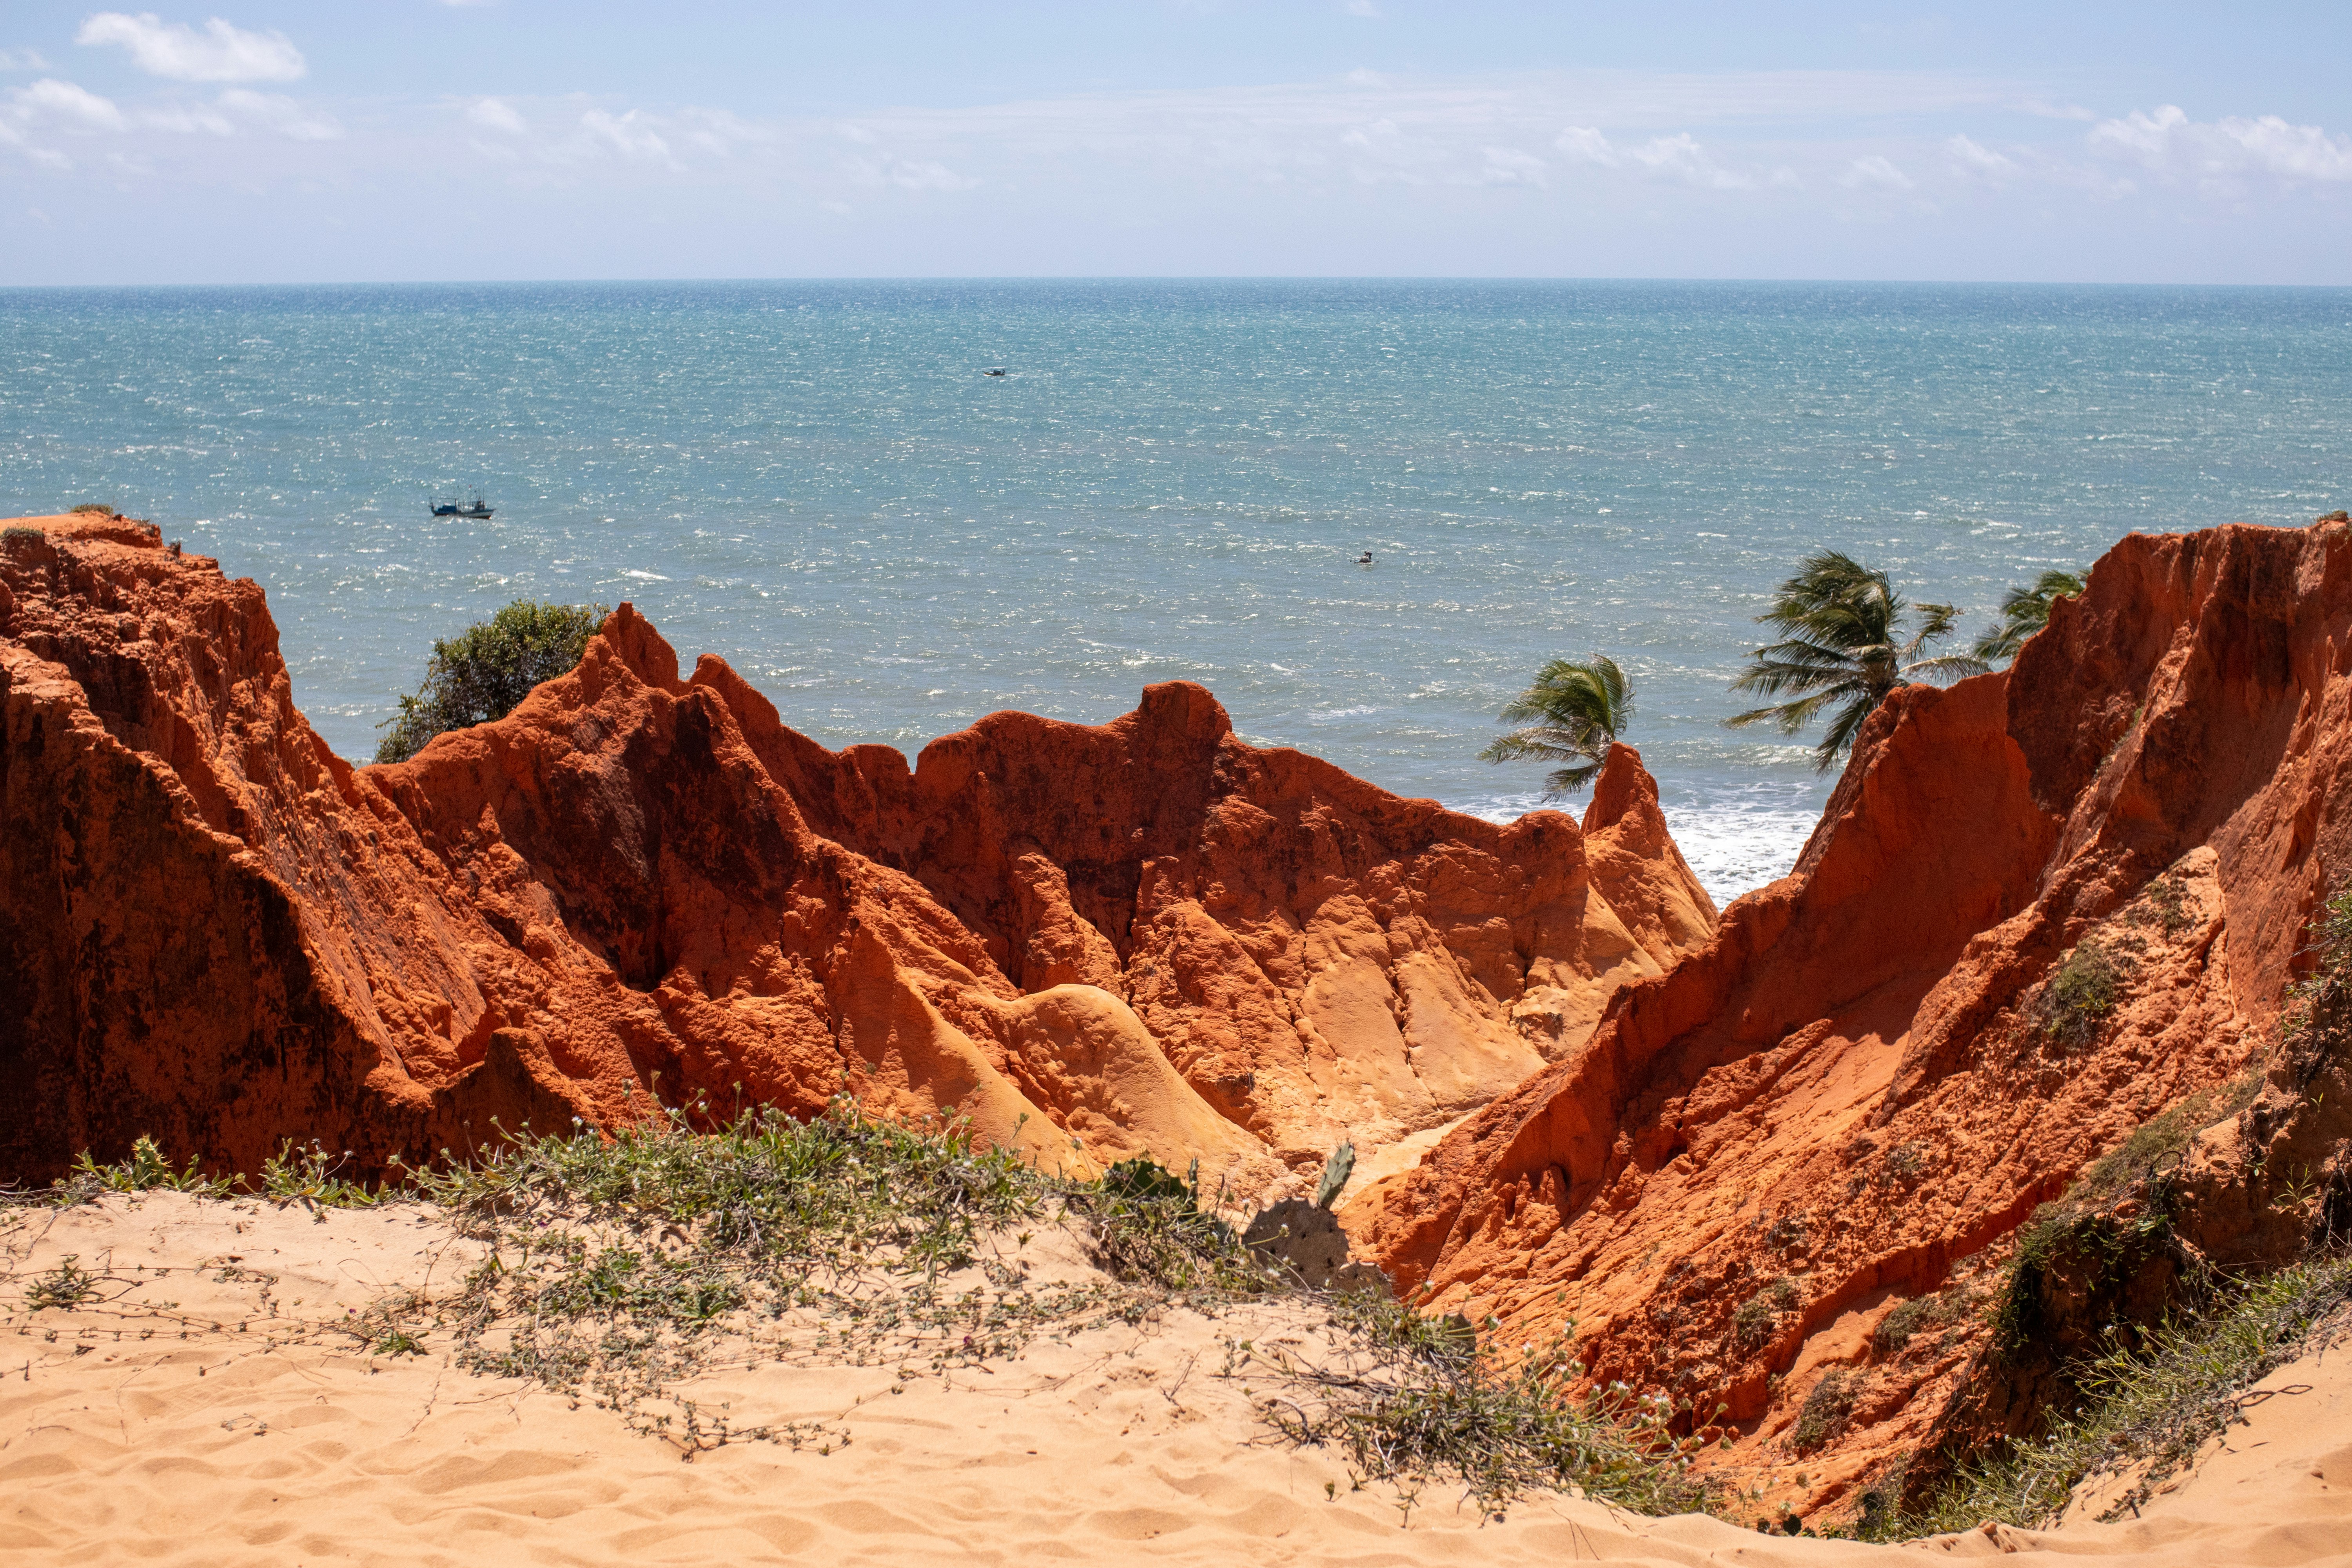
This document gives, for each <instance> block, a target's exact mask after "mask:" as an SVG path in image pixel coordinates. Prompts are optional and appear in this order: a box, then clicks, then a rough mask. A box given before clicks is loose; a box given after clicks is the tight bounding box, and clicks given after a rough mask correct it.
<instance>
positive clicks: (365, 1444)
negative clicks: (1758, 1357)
mask: <svg viewBox="0 0 2352 1568" xmlns="http://www.w3.org/2000/svg"><path fill="white" fill-rule="evenodd" d="M0 1244H5V1250H6V1261H7V1266H8V1268H9V1279H7V1281H6V1282H5V1284H0V1307H5V1317H0V1518H5V1523H0V1563H156V1564H191V1565H193V1564H200V1563H236V1564H246V1563H306V1564H323V1563H401V1564H409V1563H418V1564H435V1563H449V1564H467V1565H476V1564H482V1563H714V1562H747V1563H769V1562H817V1563H827V1564H835V1563H917V1562H920V1563H1036V1562H1065V1563H1128V1562H1146V1561H1148V1562H1169V1563H1286V1564H1287V1563H1297V1564H1313V1563H1349V1564H1378V1563H1397V1564H1407V1563H1560V1562H1580V1561H1599V1562H1614V1563H1735V1562H1736V1563H1750V1564H1759V1565H1762V1564H1775V1563H1790V1564H1796V1563H1831V1562H1836V1563H1877V1562H1885V1563H1896V1562H1902V1563H1916V1562H1917V1561H1918V1555H1917V1554H1918V1553H1919V1552H1929V1553H1932V1554H1935V1555H1939V1556H1940V1555H1951V1556H1989V1555H2002V1554H2010V1553H2015V1554H2021V1555H2027V1556H2032V1555H2059V1554H2063V1555H2068V1556H2106V1557H2117V1558H2125V1559H2128V1560H2131V1561H2135V1562H2145V1563H2178V1564H2182V1565H2184V1568H2188V1565H2193V1568H2223V1565H2225V1564H2231V1563H2263V1564H2292V1563H2314V1564H2317V1563H2352V1374H2347V1359H2346V1355H2345V1354H2342V1353H2339V1354H2337V1355H2334V1356H2329V1357H2325V1358H2315V1360H2313V1361H2311V1362H2307V1363H2299V1364H2297V1365H2296V1366H2294V1367H2290V1368H2286V1369H2284V1370H2283V1371H2282V1372H2281V1373H2279V1374H2278V1375H2276V1376H2274V1377H2273V1378H2272V1379H2270V1380H2268V1382H2267V1383H2266V1384H2265V1386H2266V1387H2270V1388H2273V1389H2276V1390H2279V1391H2280V1392H2278V1393H2277V1394H2276V1395H2275V1396H2274V1397H2272V1398H2269V1399H2267V1400H2265V1401H2263V1402H2261V1403H2259V1404H2257V1405H2254V1406H2253V1407H2252V1409H2251V1410H2250V1412H2249V1414H2250V1415H2251V1417H2252V1423H2253V1425H2252V1426H2251V1427H2243V1428H2239V1429H2237V1431H2235V1432H2234V1433H2233V1434H2232V1436H2231V1441H2230V1443H2229V1445H2228V1447H2227V1448H2226V1450H2223V1451H2218V1452H2216V1453H2215V1454H2214V1455H2213V1457H2212V1458H2210V1460H2209V1461H2208V1462H2207V1463H2206V1464H2205V1465H2204V1467H2203V1468H2201V1470H2200V1472H2199V1474H2198V1475H2197V1476H2196V1477H2195V1478H2194V1479H2192V1480H2190V1481H2189V1482H2188V1483H2187V1484H2185V1485H2183V1486H2181V1487H2180V1488H2179V1489H2178V1490H2176V1491H2174V1492H2172V1493H2170V1494H2168V1495H2166V1496H2163V1497H2160V1498H2158V1500H2156V1502H2155V1503H2154V1504H2153V1505H2151V1506H2150V1508H2149V1509H2148V1510H2147V1516H2146V1517H2145V1518H2143V1519H2141V1520H2139V1521H2135V1522H2133V1523H2130V1524H2126V1525H2098V1524H2085V1525H2069V1526H2067V1527H2065V1528H2063V1529H2061V1530H2058V1531H2052V1532H2047V1533H2040V1534H2037V1533H2032V1532H2023V1531H2010V1530H2006V1529H2000V1530H1995V1531H1991V1532H1990V1533H1987V1532H1971V1533H1969V1534H1967V1535H1963V1536H1958V1537H1947V1538H1940V1539H1938V1540H1937V1541H1934V1542H1922V1543H1915V1544H1913V1545H1911V1546H1907V1547H1903V1548H1892V1547H1866V1546H1856V1545H1851V1544H1846V1543H1840V1542H1818V1541H1807V1540H1789V1539H1786V1538H1780V1537H1765V1536H1762V1535H1759V1534H1757V1533H1755V1532H1754V1531H1747V1530H1741V1529H1738V1528H1736V1527H1734V1526H1732V1525H1728V1524H1726V1523H1723V1522H1721V1521H1717V1520H1712V1519H1706V1518H1698V1517H1685V1518H1678V1519H1668V1520H1650V1519H1642V1518H1636V1517H1632V1516H1628V1515H1625V1514H1622V1513H1619V1512H1616V1511H1613V1510H1610V1509H1607V1508H1604V1507H1601V1506H1600V1505H1597V1504H1593V1503H1589V1502H1584V1501H1580V1500H1569V1499H1547V1500H1541V1501H1523V1502H1521V1503H1519V1504H1517V1505H1515V1506H1514V1507H1512V1508H1511V1509H1510V1510H1508V1511H1507V1516H1506V1517H1505V1518H1504V1519H1503V1520H1502V1521H1495V1520H1493V1519H1491V1518H1486V1517H1482V1515H1481V1514H1480V1512H1479V1511H1478V1510H1476V1509H1475V1506H1474V1505H1473V1504H1471V1503H1470V1502H1468V1501H1467V1500H1465V1499H1463V1498H1461V1497H1460V1496H1459V1489H1458V1488H1455V1487H1449V1486H1446V1485H1444V1484H1436V1483H1433V1484H1431V1485H1429V1486H1426V1487H1424V1488H1423V1489H1420V1491H1419V1492H1418V1494H1417V1495H1414V1496H1412V1497H1411V1498H1410V1499H1408V1498H1407V1497H1406V1496H1405V1495H1403V1494H1401V1493H1400V1491H1399V1489H1396V1488H1394V1487H1392V1486H1385V1485H1378V1484H1374V1485H1369V1486H1366V1487H1365V1488H1363V1489H1355V1488H1354V1487H1353V1485H1352V1478H1351V1476H1350V1473H1349V1468H1348V1467H1347V1465H1346V1464H1345V1463H1344V1461H1343V1459H1342V1458H1341V1457H1340V1456H1339V1455H1337V1454H1334V1453H1329V1452H1324V1451H1318V1450H1312V1449H1308V1450H1295V1449H1292V1448H1290V1447H1287V1446H1286V1445H1284V1444H1282V1443H1280V1442H1279V1441H1278V1440H1276V1439H1274V1438H1273V1437H1272V1436H1271V1435H1270V1434H1269V1433H1268V1431H1267V1429H1266V1428H1265V1426H1264V1425H1263V1424H1262V1423H1261V1422H1260V1421H1259V1420H1258V1419H1257V1418H1256V1416H1255V1414H1254V1409H1253V1398H1254V1397H1255V1396H1261V1395H1263V1394H1264V1393H1265V1389H1264V1388H1263V1387H1262V1386H1258V1385H1254V1384H1253V1383H1252V1381H1251V1374H1250V1373H1249V1372H1248V1371H1247V1370H1246V1369H1243V1370H1241V1371H1238V1372H1236V1373H1234V1374H1233V1375H1230V1376H1228V1375H1225V1367H1226V1360H1227V1356H1226V1347H1227V1344H1228V1343H1229V1342H1235V1341H1252V1342H1259V1343H1266V1342H1281V1341H1283V1340H1284V1339H1286V1338H1289V1339H1294V1340H1295V1339H1298V1338H1301V1337H1303V1336H1305V1335H1306V1334H1307V1333H1308V1331H1309V1330H1310V1328H1311V1319H1310V1318H1309V1317H1308V1315H1307V1312H1306V1311H1304V1310H1302V1309H1301V1308H1299V1307H1298V1306H1297V1305H1289V1306H1282V1305H1273V1306H1264V1307H1253V1308H1250V1309H1248V1310H1242V1311H1236V1312H1233V1313H1228V1314H1225V1315H1223V1316H1221V1317H1209V1316H1204V1315H1202V1314H1199V1313H1194V1312H1190V1311H1169V1312H1165V1313H1162V1314H1161V1315H1160V1317H1159V1318H1158V1319H1157V1320H1156V1321H1150V1322H1146V1323H1144V1324H1141V1325H1134V1326H1130V1325H1118V1326H1115V1327H1108V1328H1095V1329H1088V1330H1086V1331H1081V1332H1077V1333H1074V1334H1072V1335H1070V1336H1069V1337H1068V1338H1067V1339H1066V1340H1063V1341H1056V1340H1052V1339H1043V1340H1040V1341H1038V1342H1035V1343H1034V1344H1033V1345H1032V1346H1031V1347H1030V1349H1029V1350H1028V1352H1027V1353H1026V1354H1025V1355H1024V1356H1023V1357H1022V1358H1020V1359H1018V1360H1013V1361H1005V1362H1001V1363H996V1364H994V1365H993V1366H992V1367H991V1368H990V1369H988V1370H986V1371H974V1370H970V1369H966V1370H962V1371H958V1372H955V1373H951V1374H949V1375H947V1376H944V1377H943V1376H940V1375H939V1374H936V1373H929V1374H921V1375H902V1373H901V1371H900V1370H899V1369H898V1368H897V1367H894V1366H887V1365H878V1366H866V1367H856V1366H825V1365H779V1364H776V1363H773V1362H772V1361H771V1362H769V1363H766V1364H763V1365H758V1366H753V1365H748V1364H733V1365H730V1366H727V1367H726V1368H724V1369H723V1370H721V1371H719V1372H717V1373H714V1374H712V1375H710V1376H709V1377H706V1378H704V1379H702V1380H701V1381H700V1382H699V1383H698V1385H697V1386H696V1388H695V1390H694V1391H693V1392H694V1396H695V1398H696V1399H697V1400H698V1405H699V1406H700V1408H701V1410H702V1411H703V1412H705V1413H706V1414H707V1415H709V1416H711V1417H714V1418H715V1417H719V1416H723V1417H724V1418H725V1419H727V1420H729V1421H730V1422H732V1423H733V1424H734V1425H736V1426H739V1427H740V1426H750V1425H754V1424H761V1423H766V1424H771V1425H773V1424H778V1423H784V1422H792V1423H798V1424H800V1426H799V1428H798V1431H797V1432H796V1434H795V1436H798V1437H799V1440H800V1445H801V1446H800V1447H797V1448H795V1447H791V1446H790V1445H789V1444H786V1443H775V1442H730V1443H728V1444H725V1445H724V1446H721V1447H716V1448H712V1449H709V1450H707V1451H703V1452H698V1453H684V1452H683V1451H682V1445H681V1444H680V1442H678V1441H677V1440H676V1438H675V1437H665V1436H659V1435H656V1436H639V1435H636V1434H635V1433H632V1432H631V1431H629V1430H627V1429H626V1428H625V1426H623V1424H622V1422H621V1420H620V1419H619V1418H618V1417H617V1416H616V1415H614V1413H613V1412H611V1411H608V1410H604V1409H598V1408H595V1407H594V1405H593V1404H588V1403H578V1402H574V1401H572V1400H571V1399H569V1398H567V1397H565V1396H563V1395H561V1394H551V1393H548V1392H545V1391H544V1390H542V1389H539V1388H536V1387H534V1386H531V1385H528V1384H521V1383H517V1382H512V1381H502V1380H497V1379H490V1378H484V1377H480V1376H477V1375H474V1374H472V1373H467V1372H465V1371H463V1370H460V1369H459V1368H457V1367H456V1366H454V1365H452V1364H451V1363H450V1356H449V1352H448V1350H447V1347H446V1346H444V1345H441V1344H440V1343H438V1342H436V1341H435V1340H430V1339H428V1341H427V1342H426V1352H425V1354H423V1355H421V1356H398V1357H394V1356H385V1355H379V1356H371V1355H369V1354H368V1353H366V1352H365V1351H364V1349H363V1348H362V1346H361V1344H360V1342H359V1339H358V1337H357V1336H356V1335H355V1334H353V1333H352V1332H351V1331H350V1328H351V1325H352V1324H353V1323H355V1322H356V1321H358V1320H359V1318H360V1317H361V1316H362V1314H364V1313H365V1312H366V1311H367V1310H368V1309H369V1307H370V1306H371V1304H373V1303H374V1302H377V1301H379V1300H382V1299H383V1298H384V1297H385V1296H387V1295H390V1294H392V1293H394V1292H401V1291H408V1290H417V1289H423V1290H427V1291H433V1292H436V1293H438V1292H441V1291H445V1290H446V1289H450V1288H452V1287H453V1286H454V1285H455V1283H456V1281H457V1279H458V1278H459V1277H460V1276H461V1275H462V1274H463V1272H464V1271H466V1270H467V1269H468V1268H471V1267H473V1265H474V1264H475V1263H476V1262H477V1261H478V1258H479V1248H478V1246H477V1245H476V1244H474V1243H470V1242H467V1241H465V1240H462V1239H459V1238H458V1237H456V1235H455V1234H454V1232H453V1231H452V1229H451V1228H450V1226H448V1225H447V1224H446V1221H445V1220H444V1219H443V1218H442V1217H441V1216H440V1215H438V1214H436V1212H435V1211H432V1210H430V1209H425V1208H421V1207H415V1206H400V1207H393V1208H388V1209H383V1210H379V1211H374V1212H352V1211H326V1212H322V1213H320V1214H317V1215H313V1214H312V1213H311V1212H310V1211H309V1210H307V1209H305V1208H302V1207H299V1206H297V1207H293V1208H287V1209H279V1208H277V1207H274V1206H272V1205H268V1204H265V1203H257V1202H236V1203H228V1202H219V1201H199V1200H196V1199H192V1198H188V1197H184V1196H181V1195H178V1194H149V1195H147V1196H144V1197H142V1198H139V1199H137V1200H131V1199H126V1198H121V1197H116V1198H109V1199H107V1200H105V1201H103V1202H101V1203H99V1204H96V1205H88V1206H85V1207H80V1208H74V1209H64V1210H57V1209H35V1210H20V1211H16V1212H15V1213H14V1214H10V1215H5V1216H0ZM68 1257H71V1258H73V1259H74V1267H75V1268H82V1269H87V1270H89V1271H90V1273H91V1274H92V1275H93V1276H94V1277H95V1283H96V1288H97V1289H98V1290H99V1291H100V1295H99V1296H98V1298H96V1299H94V1300H88V1301H85V1302H83V1303H82V1304H81V1305H79V1307H76V1308H73V1309H70V1310H66V1309H59V1308H55V1307H51V1308H48V1309H46V1310H33V1309H32V1308H31V1307H30V1306H29V1304H28V1302H27V1300H26V1290H27V1289H28V1287H30V1286H31V1285H32V1284H33V1283H34V1282H35V1281H37V1279H41V1278H43V1277H47V1278H50V1279H55V1278H56V1275H55V1271H56V1270H57V1269H58V1268H59V1266H60V1265H61V1264H62V1263H64V1261H65V1260H66V1259H67V1258H68ZM1067 1266H1069V1267H1076V1264H1075V1263H1070V1264H1068V1265H1067ZM1261 1382H1262V1380H1261ZM673 1430H674V1429H673ZM1408 1501H1409V1502H1410V1504H1411V1506H1407V1503H1408Z"/></svg>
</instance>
